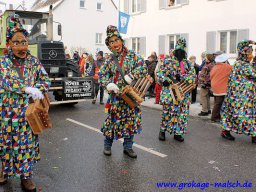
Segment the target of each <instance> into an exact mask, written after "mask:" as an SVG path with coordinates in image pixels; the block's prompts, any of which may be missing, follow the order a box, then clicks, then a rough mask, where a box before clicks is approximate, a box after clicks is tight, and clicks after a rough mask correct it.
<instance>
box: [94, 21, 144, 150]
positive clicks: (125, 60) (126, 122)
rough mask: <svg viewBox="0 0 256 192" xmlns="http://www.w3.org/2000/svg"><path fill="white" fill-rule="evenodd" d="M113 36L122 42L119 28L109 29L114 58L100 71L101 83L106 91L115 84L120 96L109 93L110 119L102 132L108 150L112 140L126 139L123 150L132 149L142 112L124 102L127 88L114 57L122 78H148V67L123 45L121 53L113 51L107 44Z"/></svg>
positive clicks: (108, 59) (111, 56) (108, 33)
mask: <svg viewBox="0 0 256 192" xmlns="http://www.w3.org/2000/svg"><path fill="white" fill-rule="evenodd" d="M113 36H116V37H117V38H119V39H121V40H122V38H121V36H120V34H119V32H118V30H117V28H116V27H115V26H109V27H108V28H107V39H106V45H107V46H108V47H109V49H110V50H111V51H112V53H113V54H110V55H109V57H108V58H107V59H106V60H105V62H104V64H103V65H102V67H101V68H100V73H99V82H100V84H101V86H103V87H104V88H106V87H107V85H109V84H110V83H115V84H116V85H117V87H118V88H119V90H120V91H119V92H120V93H114V92H109V97H108V100H107V104H106V106H105V110H106V113H107V115H108V116H107V118H106V120H105V122H104V123H103V126H102V128H101V131H102V132H103V134H104V136H105V137H106V138H105V145H104V146H105V148H111V146H112V142H113V139H120V138H124V149H131V148H132V144H133V136H134V134H137V133H140V132H141V109H140V106H137V107H135V108H134V109H132V108H130V107H129V105H128V104H127V103H126V102H125V101H124V100H123V99H122V98H121V92H122V89H123V88H124V87H125V86H126V84H125V81H124V79H123V78H122V76H121V74H120V73H119V72H118V68H117V65H116V64H115V62H114V59H113V57H114V56H115V57H116V58H117V60H118V62H119V64H120V67H121V69H122V71H123V74H124V75H127V74H131V75H132V76H133V77H134V78H135V79H138V78H142V77H144V76H145V75H146V74H147V66H146V64H145V63H144V60H143V59H142V58H141V57H140V56H137V55H136V54H135V53H134V52H133V51H129V50H127V48H126V47H125V46H124V45H123V50H122V52H121V53H116V52H115V51H113V50H112V49H111V47H110V46H109V44H108V41H109V39H110V38H111V37H113ZM122 41H123V40H122Z"/></svg>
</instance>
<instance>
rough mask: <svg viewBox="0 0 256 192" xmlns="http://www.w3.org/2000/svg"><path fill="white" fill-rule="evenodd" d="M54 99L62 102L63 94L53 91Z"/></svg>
mask: <svg viewBox="0 0 256 192" xmlns="http://www.w3.org/2000/svg"><path fill="white" fill-rule="evenodd" d="M53 95H54V99H55V100H56V101H62V100H63V92H62V91H53Z"/></svg>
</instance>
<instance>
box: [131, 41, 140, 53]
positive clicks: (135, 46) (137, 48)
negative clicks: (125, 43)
mask: <svg viewBox="0 0 256 192" xmlns="http://www.w3.org/2000/svg"><path fill="white" fill-rule="evenodd" d="M140 47H141V46H140V38H132V50H133V51H134V52H135V53H137V54H140V51H141V50H140Z"/></svg>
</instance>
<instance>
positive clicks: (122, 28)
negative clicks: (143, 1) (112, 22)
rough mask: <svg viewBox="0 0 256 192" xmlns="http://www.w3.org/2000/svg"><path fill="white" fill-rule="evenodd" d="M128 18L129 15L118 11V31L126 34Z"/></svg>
mask: <svg viewBox="0 0 256 192" xmlns="http://www.w3.org/2000/svg"><path fill="white" fill-rule="evenodd" d="M129 20H130V15H128V14H126V13H123V12H120V11H119V21H118V30H119V32H120V33H123V34H126V33H127V28H128V24H129Z"/></svg>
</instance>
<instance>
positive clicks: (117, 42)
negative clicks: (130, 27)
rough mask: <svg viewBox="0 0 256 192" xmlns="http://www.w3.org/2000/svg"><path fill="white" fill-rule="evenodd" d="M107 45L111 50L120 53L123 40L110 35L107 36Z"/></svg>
mask: <svg viewBox="0 0 256 192" xmlns="http://www.w3.org/2000/svg"><path fill="white" fill-rule="evenodd" d="M109 47H110V49H111V50H112V51H114V52H116V53H121V52H122V51H123V41H122V39H120V38H118V37H117V36H115V35H114V36H112V37H111V38H109Z"/></svg>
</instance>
